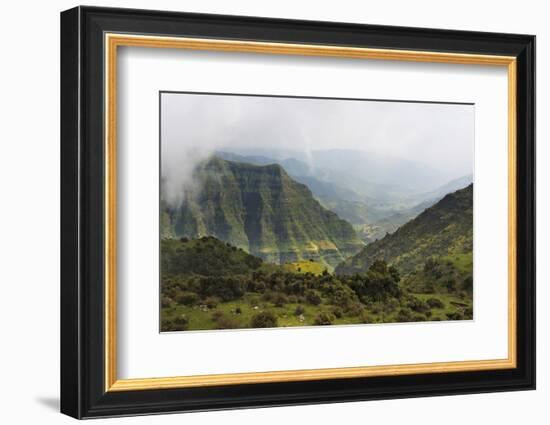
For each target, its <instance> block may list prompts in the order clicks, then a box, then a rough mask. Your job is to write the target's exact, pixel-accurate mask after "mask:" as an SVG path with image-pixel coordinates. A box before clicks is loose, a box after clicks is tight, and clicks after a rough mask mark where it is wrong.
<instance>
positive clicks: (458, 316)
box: [447, 311, 464, 320]
mask: <svg viewBox="0 0 550 425" xmlns="http://www.w3.org/2000/svg"><path fill="white" fill-rule="evenodd" d="M447 319H449V320H463V319H464V315H463V314H462V313H461V312H459V311H454V312H452V313H447Z"/></svg>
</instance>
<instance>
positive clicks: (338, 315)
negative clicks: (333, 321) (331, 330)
mask: <svg viewBox="0 0 550 425" xmlns="http://www.w3.org/2000/svg"><path fill="white" fill-rule="evenodd" d="M332 314H333V315H334V317H336V318H337V319H341V318H342V316H343V315H344V311H343V310H342V309H341V308H340V307H334V308H333V309H332Z"/></svg>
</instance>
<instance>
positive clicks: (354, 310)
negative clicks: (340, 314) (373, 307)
mask: <svg viewBox="0 0 550 425" xmlns="http://www.w3.org/2000/svg"><path fill="white" fill-rule="evenodd" d="M363 310H364V308H363V306H362V305H361V303H358V302H356V303H353V304H351V305H350V306H348V308H347V309H346V310H345V311H346V313H347V314H348V316H354V317H355V316H359V315H360V314H361V313H362V312H363Z"/></svg>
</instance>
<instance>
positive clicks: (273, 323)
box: [250, 311, 277, 328]
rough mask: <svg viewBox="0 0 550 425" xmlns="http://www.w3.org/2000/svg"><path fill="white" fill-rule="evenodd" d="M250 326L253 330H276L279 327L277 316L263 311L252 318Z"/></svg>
mask: <svg viewBox="0 0 550 425" xmlns="http://www.w3.org/2000/svg"><path fill="white" fill-rule="evenodd" d="M250 326H251V327H253V328H275V327H277V316H275V314H273V313H272V312H271V311H262V312H260V313H257V314H256V315H254V316H253V317H252V321H251V322H250Z"/></svg>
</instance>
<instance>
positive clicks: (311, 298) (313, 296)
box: [306, 290, 322, 305]
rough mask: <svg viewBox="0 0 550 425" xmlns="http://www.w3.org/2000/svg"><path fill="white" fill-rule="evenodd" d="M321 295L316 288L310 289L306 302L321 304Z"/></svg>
mask: <svg viewBox="0 0 550 425" xmlns="http://www.w3.org/2000/svg"><path fill="white" fill-rule="evenodd" d="M321 301H322V299H321V296H320V295H319V293H318V292H317V291H315V290H310V291H307V292H306V302H307V303H308V304H311V305H319V304H321Z"/></svg>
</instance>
